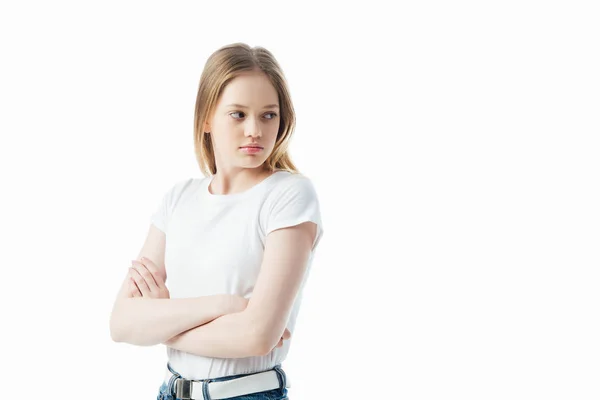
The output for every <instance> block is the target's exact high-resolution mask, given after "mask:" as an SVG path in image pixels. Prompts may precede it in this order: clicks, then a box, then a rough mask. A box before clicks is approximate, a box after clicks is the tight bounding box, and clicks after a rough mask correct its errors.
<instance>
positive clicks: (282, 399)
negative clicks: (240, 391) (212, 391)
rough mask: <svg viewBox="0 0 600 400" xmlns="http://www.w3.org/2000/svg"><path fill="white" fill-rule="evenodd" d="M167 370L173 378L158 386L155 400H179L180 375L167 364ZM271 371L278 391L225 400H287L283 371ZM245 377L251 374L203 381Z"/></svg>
mask: <svg viewBox="0 0 600 400" xmlns="http://www.w3.org/2000/svg"><path fill="white" fill-rule="evenodd" d="M167 368H169V371H171V372H172V373H173V374H174V376H172V377H171V379H170V381H169V384H168V385H167V384H166V383H165V382H163V383H162V385H160V388H159V389H158V396H156V400H179V398H177V397H175V379H177V378H181V375H180V374H179V373H178V372H175V370H173V368H172V367H171V366H170V365H169V363H167ZM273 369H274V370H275V371H276V372H277V378H278V379H279V389H272V390H266V391H264V392H257V393H250V394H245V395H242V396H236V397H228V398H227V400H288V397H287V394H288V390H287V388H286V387H285V384H286V377H285V372H283V369H281V364H278V365H276V366H275V367H273ZM246 375H252V374H239V375H231V376H224V377H222V378H212V379H206V380H205V381H208V382H220V381H228V380H230V379H234V378H239V377H241V376H246Z"/></svg>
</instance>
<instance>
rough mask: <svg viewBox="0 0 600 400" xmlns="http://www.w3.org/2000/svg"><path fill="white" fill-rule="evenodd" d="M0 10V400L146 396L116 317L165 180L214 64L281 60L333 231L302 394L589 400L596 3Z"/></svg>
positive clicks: (315, 279) (186, 142) (145, 361)
mask: <svg viewBox="0 0 600 400" xmlns="http://www.w3.org/2000/svg"><path fill="white" fill-rule="evenodd" d="M211 3H212V4H209V3H208V2H199V1H198V2H191V1H190V2H160V3H159V2H131V1H129V2H128V1H119V2H82V1H79V2H75V1H73V2H64V1H62V2H61V1H55V2H41V1H38V2H27V3H26V2H6V3H4V2H3V3H2V6H0V46H1V47H0V51H1V55H0V56H1V63H0V68H1V73H0V88H1V89H0V101H1V103H0V106H1V117H0V124H1V125H0V134H1V143H0V152H1V154H0V162H1V165H0V167H1V168H0V170H1V171H2V172H1V173H2V189H1V190H2V196H1V197H0V199H1V200H0V201H1V202H2V204H1V210H2V219H1V221H2V224H1V226H2V229H1V230H0V232H1V235H2V236H1V239H2V241H1V245H0V247H1V249H2V264H3V265H2V267H3V268H2V271H3V278H4V279H2V282H3V283H4V287H3V290H2V291H1V293H2V303H1V304H2V317H3V318H2V322H3V325H4V328H3V329H2V339H3V340H2V349H3V350H2V357H1V358H2V363H1V365H2V367H1V368H2V373H3V379H2V382H3V389H2V392H3V394H2V396H1V397H6V398H9V397H12V396H16V395H17V394H19V397H20V398H29V397H41V398H52V399H59V398H84V397H85V398H90V399H109V398H110V399H152V398H155V397H156V395H157V393H158V387H159V386H160V383H161V380H162V378H163V375H164V366H165V365H166V350H165V348H164V346H152V347H136V346H133V345H129V344H123V343H114V342H112V341H111V338H110V333H109V324H108V322H109V317H110V311H111V308H112V305H113V301H114V298H115V296H116V293H117V290H118V288H119V286H120V284H121V281H122V279H123V277H124V274H125V273H126V269H127V268H128V267H129V265H130V260H131V259H134V258H135V257H136V256H137V254H138V252H139V250H140V249H141V246H142V243H143V240H144V239H145V235H146V233H147V229H148V226H149V223H150V216H151V215H152V213H153V212H154V211H155V209H156V207H157V206H158V204H159V201H160V199H161V197H162V195H163V194H164V193H165V191H166V190H167V189H168V188H170V187H171V185H172V184H173V183H174V182H176V181H178V180H181V179H184V178H188V177H200V176H201V173H200V170H199V168H198V165H197V164H196V160H195V157H194V153H193V141H192V132H193V131H192V123H193V109H194V102H195V98H196V90H197V86H198V81H199V78H200V74H201V71H202V69H203V67H204V63H205V62H206V59H207V58H208V56H209V55H210V54H211V53H212V52H213V51H215V50H216V49H218V48H219V47H221V46H222V45H225V44H228V43H233V42H245V43H247V44H249V45H251V46H264V47H266V48H267V49H269V50H270V51H272V52H273V53H274V55H275V56H276V57H277V59H278V61H279V62H280V64H281V66H282V68H283V70H284V72H285V74H286V77H287V79H288V82H289V85H290V90H291V94H292V98H293V101H294V105H295V107H296V111H297V116H298V124H297V129H296V132H295V135H294V138H293V140H292V148H291V156H292V159H293V160H294V161H295V162H296V164H297V166H298V167H299V169H300V171H301V172H303V173H304V174H305V175H307V176H309V177H310V178H312V180H313V182H314V184H315V187H316V189H317V192H318V195H319V198H320V202H321V211H322V217H323V222H324V229H325V234H324V237H323V240H322V242H321V244H320V247H319V249H318V251H317V254H316V256H315V260H314V263H313V269H312V272H311V276H310V280H309V282H308V284H307V286H306V288H305V293H304V300H303V305H302V309H301V311H300V314H299V317H298V325H297V329H296V331H295V335H294V337H293V339H292V345H291V348H290V354H289V356H288V358H287V359H286V360H285V362H284V363H283V367H284V369H285V371H286V372H287V373H288V375H289V376H290V379H291V380H292V382H293V385H292V388H291V389H290V398H291V399H292V400H306V399H316V400H319V399H330V398H336V399H378V398H386V399H387V398H389V399H411V400H413V399H414V400H416V399H449V398H456V399H458V398H460V399H542V398H543V399H598V398H599V396H600V386H599V385H598V378H599V374H600V364H599V363H598V359H599V356H600V341H599V340H598V338H599V337H600V327H599V323H598V315H599V311H600V310H599V304H600V302H599V300H600V299H599V293H598V287H599V283H600V282H599V278H600V273H599V269H598V268H599V239H600V228H599V227H600V224H599V223H600V212H599V207H598V205H599V204H600V193H599V192H600V191H599V182H600V180H599V178H600V176H599V175H600V174H599V172H600V162H599V154H600V146H599V141H598V135H599V131H600V130H599V128H600V126H599V125H600V122H599V121H600V118H599V111H600V94H599V93H600V79H599V76H600V74H599V73H598V71H600V60H599V48H600V47H599V46H600V40H599V38H600V29H599V25H598V20H599V18H600V15H599V13H598V11H597V10H596V9H595V8H593V3H594V2H591V1H590V2H578V1H537V2H534V1H503V2H482V1H470V2H467V1H458V2H441V1H439V2H431V1H420V2H408V3H394V4H395V5H394V6H393V7H392V4H393V3H392V2H389V4H386V2H376V1H369V2H365V3H361V4H355V5H353V4H349V3H346V2H344V3H342V2H339V3H335V2H325V1H321V2H315V3H312V4H311V3H309V2H303V3H294V5H290V4H289V3H288V2H263V3H261V2H254V1H253V2H237V1H234V2H232V1H229V2H216V1H215V2H211Z"/></svg>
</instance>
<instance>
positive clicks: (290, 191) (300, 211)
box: [261, 175, 323, 252]
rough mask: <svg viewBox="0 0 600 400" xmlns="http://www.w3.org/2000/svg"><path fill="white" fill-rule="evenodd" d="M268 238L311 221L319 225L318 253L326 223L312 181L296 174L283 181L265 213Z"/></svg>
mask: <svg viewBox="0 0 600 400" xmlns="http://www.w3.org/2000/svg"><path fill="white" fill-rule="evenodd" d="M261 220H262V225H263V227H264V231H265V237H266V236H267V235H268V234H269V233H271V232H273V231H274V230H277V229H281V228H286V227H289V226H295V225H299V224H301V223H303V222H307V221H311V222H314V223H315V224H316V225H317V235H316V237H315V240H314V242H313V246H312V251H313V252H314V251H315V249H316V247H317V245H318V244H319V242H320V240H321V237H322V236H323V223H322V220H321V210H320V204H319V199H318V196H317V192H316V190H315V187H314V185H313V183H312V182H311V180H310V179H309V178H307V177H305V176H303V175H295V176H293V177H291V178H288V179H286V180H285V181H283V182H281V184H280V185H279V186H277V187H275V188H274V189H273V191H272V192H271V193H270V194H269V197H268V198H267V200H266V201H265V206H264V207H263V212H262V214H261Z"/></svg>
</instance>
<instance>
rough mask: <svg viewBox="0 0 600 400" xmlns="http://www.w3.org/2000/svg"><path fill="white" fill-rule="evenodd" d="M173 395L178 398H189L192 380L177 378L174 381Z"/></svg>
mask: <svg viewBox="0 0 600 400" xmlns="http://www.w3.org/2000/svg"><path fill="white" fill-rule="evenodd" d="M175 395H176V396H177V398H178V399H191V397H190V396H191V395H192V381H190V380H187V379H182V378H179V379H177V380H176V381H175Z"/></svg>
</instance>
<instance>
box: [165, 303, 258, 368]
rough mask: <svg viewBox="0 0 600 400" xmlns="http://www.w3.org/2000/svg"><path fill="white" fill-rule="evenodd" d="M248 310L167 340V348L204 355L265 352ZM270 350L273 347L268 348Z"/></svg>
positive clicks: (218, 356)
mask: <svg viewBox="0 0 600 400" xmlns="http://www.w3.org/2000/svg"><path fill="white" fill-rule="evenodd" d="M253 326H255V324H253V323H252V321H251V320H250V317H249V315H248V313H247V312H244V311H242V312H236V313H232V314H226V315H223V316H221V317H218V318H216V319H214V320H213V321H211V322H209V323H207V324H204V325H201V326H197V327H195V328H192V329H190V330H187V331H185V332H182V333H180V334H179V335H176V336H174V337H172V338H171V339H169V340H167V341H165V342H164V344H165V345H166V346H168V347H172V348H174V349H177V350H181V351H185V352H187V353H192V354H196V355H199V356H204V357H216V358H244V357H253V356H259V355H264V354H266V353H267V352H266V349H264V346H263V343H261V340H259V339H257V336H258V335H257V334H256V332H257V329H255V328H253ZM269 351H270V349H269Z"/></svg>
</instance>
